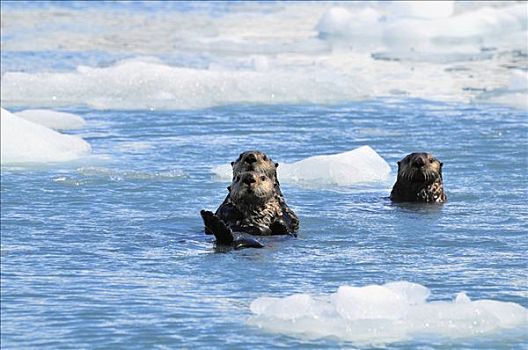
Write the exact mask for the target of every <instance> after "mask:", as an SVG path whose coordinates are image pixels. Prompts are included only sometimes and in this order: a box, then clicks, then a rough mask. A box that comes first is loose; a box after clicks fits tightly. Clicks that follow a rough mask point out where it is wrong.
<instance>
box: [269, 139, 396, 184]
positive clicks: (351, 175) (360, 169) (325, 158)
mask: <svg viewBox="0 0 528 350" xmlns="http://www.w3.org/2000/svg"><path fill="white" fill-rule="evenodd" d="M277 171H278V176H279V179H280V180H281V181H288V182H299V183H303V184H310V185H322V186H328V185H337V186H349V185H353V184H355V183H361V182H372V181H384V180H386V179H387V177H388V175H389V173H390V166H389V164H388V163H387V162H386V161H385V160H384V159H383V158H381V157H380V155H379V154H377V153H376V151H374V150H373V149H372V148H370V147H369V146H362V147H359V148H356V149H354V150H352V151H348V152H344V153H338V154H331V155H321V156H314V157H309V158H306V159H303V160H301V161H298V162H295V163H292V164H281V165H280V166H279V168H278V170H277Z"/></svg>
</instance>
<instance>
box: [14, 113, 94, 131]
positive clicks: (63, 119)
mask: <svg viewBox="0 0 528 350" xmlns="http://www.w3.org/2000/svg"><path fill="white" fill-rule="evenodd" d="M15 114H16V115H17V116H19V117H22V118H24V119H26V120H29V121H30V122H33V123H37V124H40V125H43V126H45V127H47V128H50V129H55V130H73V129H80V128H82V127H84V126H85V125H86V121H85V120H84V119H83V118H81V117H79V116H78V115H75V114H72V113H65V112H57V111H51V110H47V109H26V110H24V111H20V112H16V113H15Z"/></svg>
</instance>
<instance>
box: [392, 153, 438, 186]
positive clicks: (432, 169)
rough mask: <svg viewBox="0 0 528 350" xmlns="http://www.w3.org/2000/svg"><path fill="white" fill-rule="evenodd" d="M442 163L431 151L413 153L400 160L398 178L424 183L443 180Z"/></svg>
mask: <svg viewBox="0 0 528 350" xmlns="http://www.w3.org/2000/svg"><path fill="white" fill-rule="evenodd" d="M442 165H443V163H441V162H440V161H439V160H438V159H436V158H434V157H433V155H432V154H431V153H411V154H409V155H407V156H406V157H405V158H403V159H402V160H401V161H399V162H398V180H401V181H405V182H410V183H423V184H430V183H433V182H435V181H437V180H442Z"/></svg>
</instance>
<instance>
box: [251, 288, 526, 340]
mask: <svg viewBox="0 0 528 350" xmlns="http://www.w3.org/2000/svg"><path fill="white" fill-rule="evenodd" d="M428 295H429V289H428V288H426V287H425V286H422V285H419V284H416V283H411V282H406V281H401V282H391V283H387V284H384V285H368V286H364V287H355V286H346V285H344V286H340V287H339V288H338V290H337V292H336V293H330V294H327V295H320V296H318V297H317V298H313V297H311V296H310V295H307V294H295V295H291V296H288V297H286V298H272V297H261V298H257V299H256V300H254V301H253V302H252V303H251V307H250V308H251V311H252V313H253V316H252V317H250V318H249V320H248V322H249V323H250V324H252V325H256V326H258V327H260V328H262V329H265V330H267V331H269V332H274V333H281V334H290V335H294V336H300V337H306V338H318V337H333V338H337V339H339V340H346V341H351V342H353V343H355V344H360V345H361V344H363V345H384V344H390V343H393V342H398V341H404V340H412V339H423V337H427V338H428V339H437V340H438V341H440V342H442V341H443V340H445V341H446V342H448V343H449V344H451V343H452V341H453V340H456V339H461V341H466V340H469V339H471V338H475V339H478V338H479V337H482V336H483V335H491V334H495V333H498V332H501V331H503V330H505V329H508V332H506V333H504V334H505V336H508V334H513V336H514V337H515V336H516V335H515V334H519V332H523V330H525V329H526V327H527V326H528V310H527V309H526V308H524V307H523V306H521V305H519V304H515V303H510V302H500V301H495V300H477V301H471V300H470V299H469V298H468V297H467V296H466V295H465V293H463V292H461V293H459V294H458V296H457V297H456V300H454V301H433V302H427V301H426V299H427V296H428Z"/></svg>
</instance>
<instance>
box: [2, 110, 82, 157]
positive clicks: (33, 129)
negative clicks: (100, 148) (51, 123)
mask: <svg viewBox="0 0 528 350" xmlns="http://www.w3.org/2000/svg"><path fill="white" fill-rule="evenodd" d="M0 121H1V129H2V131H1V133H2V134H1V136H2V138H1V162H2V165H23V164H33V163H48V162H65V161H71V160H75V159H78V158H81V157H83V156H85V155H87V154H89V153H90V152H91V147H90V145H89V144H88V143H87V142H86V141H84V140H83V139H82V138H80V137H78V136H72V135H64V134H61V133H59V132H57V131H54V130H52V129H49V128H47V127H45V126H42V125H39V124H36V123H33V122H30V121H28V120H25V119H23V118H21V117H19V116H16V115H14V114H12V113H10V112H8V111H7V110H5V109H3V108H2V114H1V119H0Z"/></svg>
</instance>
